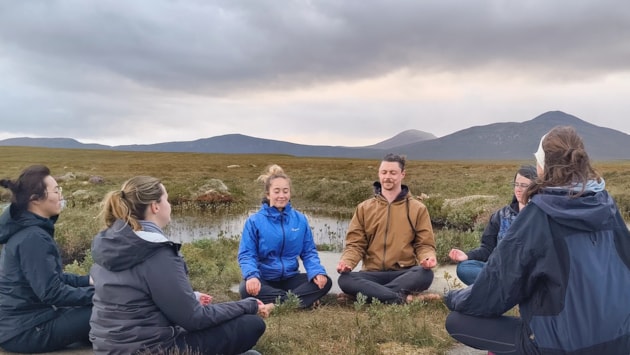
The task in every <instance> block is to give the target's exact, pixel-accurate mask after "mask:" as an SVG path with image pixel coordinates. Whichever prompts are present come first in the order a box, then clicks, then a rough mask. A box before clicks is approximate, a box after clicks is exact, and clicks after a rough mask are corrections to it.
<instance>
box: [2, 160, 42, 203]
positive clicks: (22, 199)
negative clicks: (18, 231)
mask: <svg viewBox="0 0 630 355" xmlns="http://www.w3.org/2000/svg"><path fill="white" fill-rule="evenodd" d="M49 175H50V169H48V167H46V166H44V165H31V166H29V167H28V168H26V169H24V171H22V173H21V174H20V177H18V179H17V180H15V181H13V180H9V179H2V180H0V186H3V187H5V188H7V189H9V190H11V193H12V196H11V204H12V208H13V209H14V211H15V213H16V215H20V214H21V213H22V212H24V211H26V210H27V209H28V204H29V203H30V202H31V201H33V200H39V199H42V198H45V197H46V183H45V182H44V179H45V178H46V177H47V176H49Z"/></svg>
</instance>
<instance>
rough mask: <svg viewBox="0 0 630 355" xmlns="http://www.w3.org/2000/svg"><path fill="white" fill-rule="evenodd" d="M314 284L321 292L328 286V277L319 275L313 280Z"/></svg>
mask: <svg viewBox="0 0 630 355" xmlns="http://www.w3.org/2000/svg"><path fill="white" fill-rule="evenodd" d="M313 282H314V283H315V285H317V287H319V289H320V290H321V289H322V288H324V286H326V282H328V278H327V277H326V275H317V276H315V277H314V278H313Z"/></svg>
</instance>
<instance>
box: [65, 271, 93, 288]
mask: <svg viewBox="0 0 630 355" xmlns="http://www.w3.org/2000/svg"><path fill="white" fill-rule="evenodd" d="M62 278H63V280H64V282H65V283H67V284H68V285H70V286H74V287H86V286H90V275H83V276H82V275H75V274H70V273H67V272H64V273H63V274H62Z"/></svg>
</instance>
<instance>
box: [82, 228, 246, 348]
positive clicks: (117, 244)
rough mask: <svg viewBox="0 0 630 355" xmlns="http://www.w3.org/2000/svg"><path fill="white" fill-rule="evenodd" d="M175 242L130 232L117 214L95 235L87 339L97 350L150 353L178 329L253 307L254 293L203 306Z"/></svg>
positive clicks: (209, 322)
mask: <svg viewBox="0 0 630 355" xmlns="http://www.w3.org/2000/svg"><path fill="white" fill-rule="evenodd" d="M179 247H180V245H179V244H177V243H173V242H171V241H169V240H168V239H167V238H166V237H165V236H164V235H162V234H160V233H152V232H145V231H140V232H134V231H133V230H132V229H131V228H130V227H129V225H127V224H126V223H125V222H124V221H122V220H118V221H116V222H115V223H114V224H113V225H112V226H111V227H110V228H108V229H106V230H104V231H102V232H100V233H99V234H98V235H97V236H96V237H95V238H94V241H93V242H92V256H93V258H94V265H93V266H92V269H91V273H90V274H91V275H92V277H93V279H94V286H95V288H96V293H95V295H94V308H93V311H92V318H91V320H90V325H91V330H90V340H91V341H92V344H93V348H94V352H95V353H96V354H130V353H134V352H137V351H145V352H149V353H153V352H156V351H158V350H159V349H165V348H168V347H170V346H172V345H173V341H174V339H175V337H176V336H177V335H178V334H179V333H180V332H182V331H183V330H185V331H196V330H201V329H205V328H208V327H215V326H219V325H220V324H221V323H223V322H226V321H229V320H231V319H234V318H236V317H238V316H240V315H243V314H256V313H257V312H258V303H257V300H256V299H255V298H247V299H244V300H241V301H237V302H226V303H217V304H210V305H207V306H202V305H201V304H200V303H199V301H198V300H197V298H196V296H195V294H194V291H193V289H192V287H191V285H190V281H189V279H188V275H187V271H186V265H185V263H184V260H183V259H182V257H181V256H180V255H179Z"/></svg>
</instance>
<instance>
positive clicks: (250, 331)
mask: <svg viewBox="0 0 630 355" xmlns="http://www.w3.org/2000/svg"><path fill="white" fill-rule="evenodd" d="M265 328H266V325H265V321H264V320H263V319H262V318H260V317H259V316H257V315H255V314H244V315H242V316H240V317H238V318H234V319H232V320H229V321H227V322H225V323H221V324H219V325H217V326H216V327H212V328H206V329H203V330H198V331H195V332H185V333H182V334H180V335H178V336H177V338H175V345H174V346H173V348H176V349H177V350H179V351H180V352H179V353H182V354H184V353H186V351H190V352H191V353H192V354H241V353H244V352H246V351H247V350H250V349H251V348H252V347H253V346H254V345H256V342H258V339H259V338H260V337H261V336H262V335H263V333H264V332H265ZM169 353H170V352H169ZM173 353H178V352H173Z"/></svg>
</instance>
